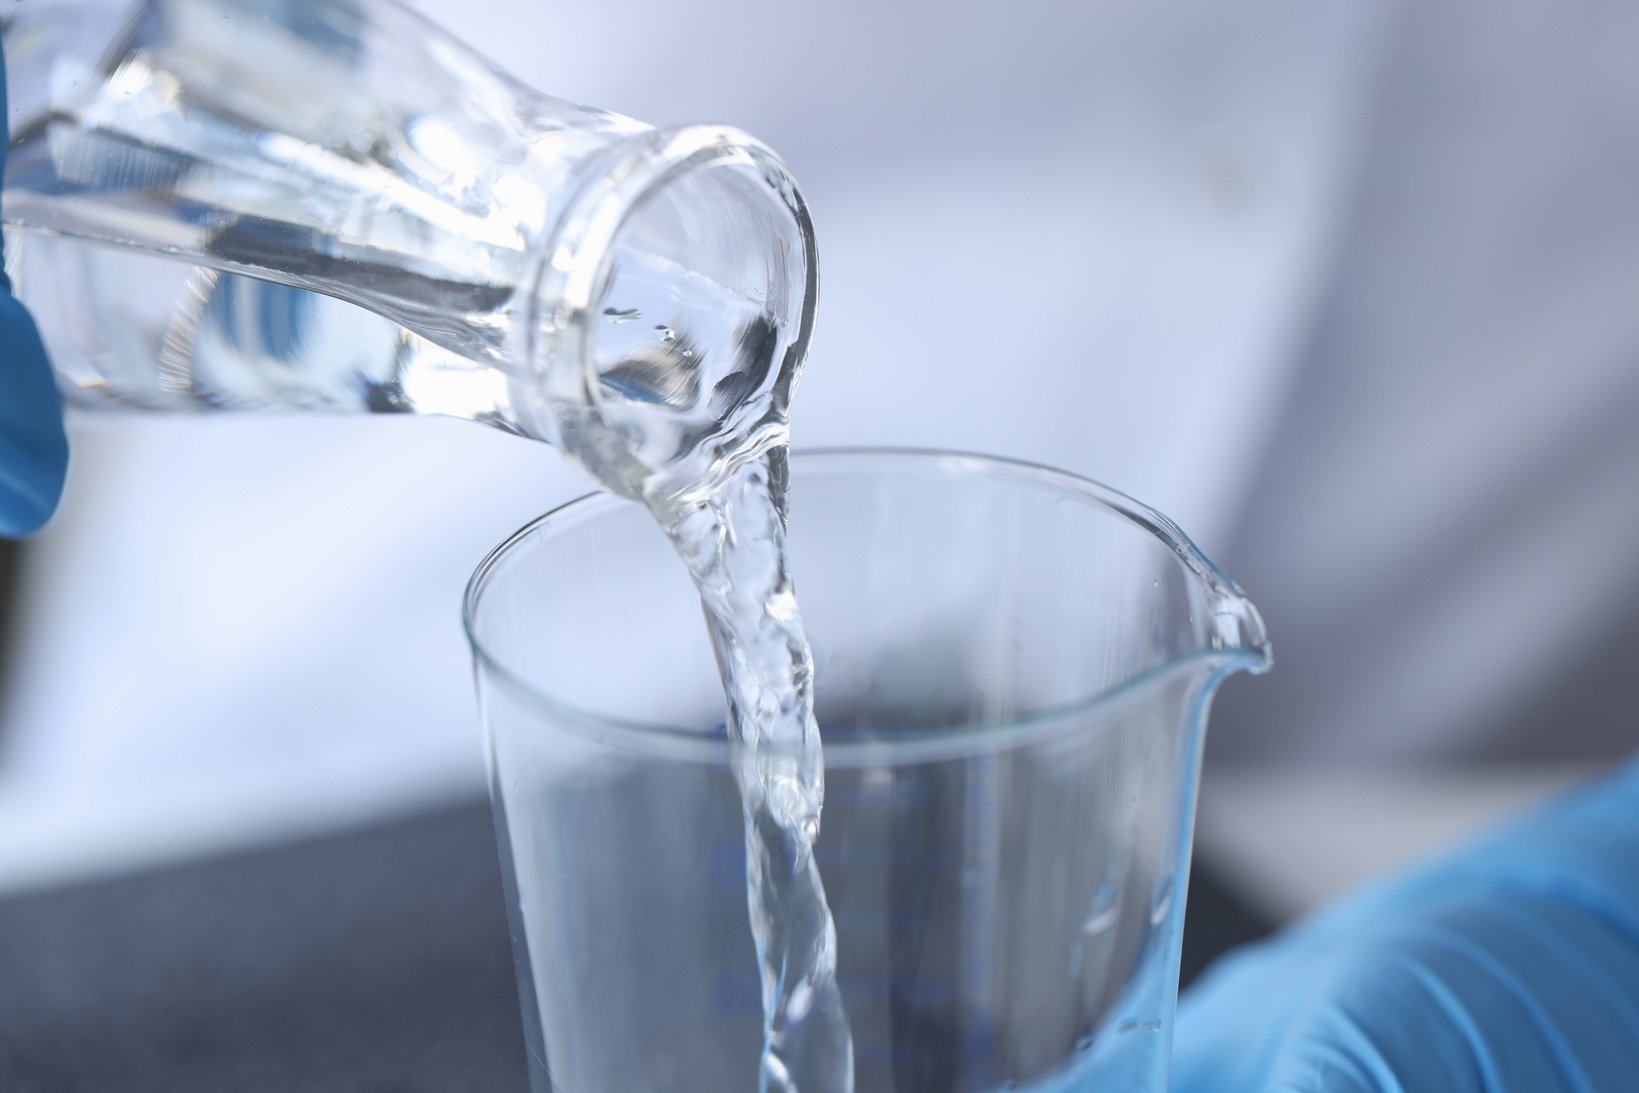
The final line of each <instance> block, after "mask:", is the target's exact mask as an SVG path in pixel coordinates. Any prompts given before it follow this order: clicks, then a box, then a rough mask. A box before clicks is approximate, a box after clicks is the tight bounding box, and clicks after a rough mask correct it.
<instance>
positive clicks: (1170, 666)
mask: <svg viewBox="0 0 1639 1093" xmlns="http://www.w3.org/2000/svg"><path fill="white" fill-rule="evenodd" d="M792 462H793V466H794V468H798V467H811V466H815V465H819V464H829V465H832V466H837V465H841V464H846V463H848V462H860V463H865V464H868V465H871V466H880V465H882V464H883V463H893V464H896V465H899V466H910V465H915V464H921V465H925V466H932V465H942V467H943V469H946V470H958V469H962V468H964V467H965V468H966V469H968V470H970V471H982V472H984V473H986V474H988V475H992V476H994V475H998V474H1001V475H1007V474H1012V475H1017V476H1020V477H1021V479H1024V480H1028V481H1029V482H1030V483H1031V484H1032V485H1036V486H1042V485H1047V486H1051V487H1054V488H1057V489H1060V490H1062V491H1064V492H1065V493H1066V494H1067V495H1069V496H1074V497H1079V498H1080V499H1082V500H1083V501H1087V502H1091V503H1092V504H1094V505H1097V506H1098V507H1100V508H1103V509H1104V510H1106V511H1108V512H1110V513H1112V514H1113V515H1115V516H1118V517H1120V518H1122V519H1125V520H1127V521H1128V522H1129V523H1132V524H1133V525H1135V526H1137V527H1138V528H1139V529H1141V530H1143V531H1144V532H1146V533H1148V534H1149V535H1151V536H1152V537H1153V538H1155V539H1157V540H1159V541H1160V542H1162V543H1163V544H1165V545H1166V546H1167V547H1168V548H1169V549H1171V551H1172V552H1173V554H1174V555H1175V556H1176V557H1177V558H1178V560H1179V561H1180V562H1181V563H1182V564H1183V565H1184V566H1185V567H1186V568H1187V569H1188V570H1189V571H1190V572H1191V573H1192V574H1193V575H1194V576H1195V577H1196V578H1197V579H1199V580H1200V581H1201V582H1202V584H1203V585H1204V586H1205V587H1206V588H1207V590H1208V592H1209V594H1210V595H1211V598H1212V601H1213V602H1214V604H1216V605H1219V607H1218V609H1217V610H1215V611H1214V616H1215V619H1216V620H1217V621H1218V623H1219V630H1218V632H1217V633H1215V634H1214V635H1213V638H1212V640H1211V642H1210V643H1209V644H1208V645H1207V646H1205V647H1202V648H1198V649H1192V650H1189V651H1187V652H1183V653H1179V654H1176V655H1174V656H1172V657H1171V658H1169V659H1168V660H1166V661H1164V662H1162V663H1161V664H1158V665H1156V666H1154V667H1152V668H1150V669H1147V670H1146V671H1143V672H1140V673H1138V674H1136V675H1134V676H1133V677H1131V678H1129V679H1127V680H1124V681H1123V682H1122V683H1120V684H1118V685H1116V686H1114V687H1111V688H1106V689H1104V690H1101V691H1098V692H1096V693H1094V694H1092V695H1089V696H1087V697H1085V698H1081V699H1077V700H1075V701H1073V702H1068V703H1064V704H1062V705H1058V706H1053V707H1050V708H1045V709H1041V710H1032V711H1030V712H1028V713H1025V714H1020V715H1018V716H1015V717H1010V718H1006V719H1003V720H998V721H996V722H995V723H994V724H992V723H973V722H968V723H964V724H962V725H960V726H950V727H947V728H936V729H918V730H917V731H916V732H915V733H913V734H912V733H907V734H906V735H903V736H888V737H883V738H877V739H870V740H853V739H843V740H837V741H834V742H833V741H827V742H826V745H825V762H826V766H828V767H831V766H835V767H852V766H859V765H865V764H872V763H881V762H883V761H884V759H886V760H887V761H888V762H889V763H903V762H929V761H936V760H939V759H945V758H956V757H960V756H964V755H968V754H971V753H973V752H974V751H981V750H984V751H991V750H997V749H999V748H1012V747H1015V746H1020V745H1023V744H1026V743H1028V742H1029V741H1031V740H1036V739H1039V738H1041V737H1043V736H1051V735H1053V734H1054V733H1055V732H1057V731H1061V730H1063V729H1064V728H1066V727H1068V726H1070V725H1072V724H1074V723H1085V722H1086V721H1087V720H1088V719H1090V718H1093V719H1096V718H1098V717H1099V716H1101V715H1102V714H1105V713H1107V712H1111V711H1114V710H1115V709H1118V708H1119V707H1121V706H1124V705H1125V704H1127V703H1128V702H1131V701H1132V700H1133V699H1134V698H1135V697H1137V696H1140V695H1143V694H1147V693H1149V692H1150V691H1151V690H1152V689H1153V688H1155V687H1157V686H1159V685H1161V684H1163V683H1165V682H1166V681H1168V680H1170V679H1173V678H1175V677H1177V676H1180V675H1188V674H1191V673H1195V672H1198V671H1202V672H1205V673H1207V674H1208V675H1209V677H1210V678H1211V679H1212V680H1213V681H1216V680H1219V679H1222V678H1223V677H1225V676H1227V675H1230V674H1233V673H1234V672H1238V671H1247V672H1251V673H1253V674H1255V675H1256V674H1262V673H1263V672H1266V671H1268V670H1269V668H1270V666H1271V664H1272V663H1273V657H1272V653H1271V650H1270V646H1269V640H1268V636H1267V634H1266V633H1265V630H1264V625H1263V620H1262V618H1261V616H1260V615H1259V614H1258V611H1257V608H1256V607H1254V606H1253V605H1252V602H1251V601H1250V600H1248V599H1247V598H1246V595H1245V594H1244V593H1243V592H1242V591H1241V589H1240V587H1239V586H1238V585H1236V584H1235V582H1234V581H1232V580H1230V579H1229V577H1227V576H1226V575H1225V574H1224V573H1223V571H1222V570H1220V569H1219V568H1218V567H1217V566H1216V565H1215V564H1214V563H1213V562H1212V561H1211V560H1210V559H1209V558H1207V556H1206V555H1205V554H1204V553H1202V551H1201V549H1200V548H1199V547H1197V546H1196V545H1195V543H1194V542H1193V541H1192V540H1191V539H1190V538H1189V536H1188V535H1186V534H1185V533H1184V531H1183V530H1182V529H1181V528H1180V527H1179V526H1178V525H1177V524H1176V523H1174V522H1173V521H1172V520H1171V519H1170V518H1169V517H1167V516H1165V515H1163V514H1162V513H1160V512H1158V511H1157V510H1155V509H1154V508H1151V507H1150V506H1149V505H1146V504H1144V503H1143V502H1142V501H1139V500H1138V499H1137V498H1135V497H1132V496H1131V495H1130V494H1126V493H1123V492H1122V491H1120V490H1118V489H1115V488H1114V487H1111V486H1107V485H1105V484H1104V483H1102V482H1098V481H1095V480H1093V479H1091V478H1086V477H1083V476H1081V475H1077V474H1072V473H1070V472H1069V471H1064V470H1060V469H1058V468H1055V467H1051V466H1048V465H1046V464H1043V463H1036V462H1032V461H1030V460H1025V459H1015V458H1010V457H1006V456H994V455H983V454H979V453H974V452H964V451H956V450H948V449H937V448H909V447H871V446H865V447H856V446H849V447H820V448H804V449H798V450H797V451H796V452H794V453H793V455H792ZM634 503H635V502H632V501H629V500H627V499H625V498H623V497H621V496H619V495H618V494H614V493H611V492H607V491H603V490H594V491H592V492H590V493H586V494H583V495H581V496H579V497H576V498H574V499H573V500H571V501H566V502H564V503H563V504H561V505H558V506H556V507H554V508H552V509H550V510H548V511H547V512H545V513H543V514H542V515H540V516H537V517H535V518H534V519H532V520H530V521H529V522H528V523H526V524H524V525H523V526H522V527H520V528H519V529H518V530H517V531H515V532H513V533H512V534H511V535H508V536H507V537H506V538H505V539H504V540H502V541H501V542H500V543H499V544H498V545H497V546H495V547H494V548H493V549H492V550H490V552H489V553H488V554H486V555H485V556H484V558H483V560H482V561H481V562H479V563H478V566H477V568H476V569H474V570H473V573H472V577H471V578H470V579H469V580H468V581H467V587H466V591H465V593H464V594H463V596H462V601H461V622H462V627H463V629H464V630H465V632H466V636H467V642H468V645H469V646H470V647H471V649H472V655H473V659H474V661H475V663H476V664H477V666H478V668H479V670H480V671H481V672H483V673H488V675H489V676H490V677H491V678H493V679H495V680H497V681H499V682H501V683H503V684H504V685H506V686H507V687H508V689H510V690H512V691H513V692H515V693H516V694H518V695H520V696H522V697H523V698H524V699H525V700H526V701H527V702H528V703H529V704H530V705H532V706H535V707H537V708H538V709H540V710H542V711H543V712H545V713H547V714H549V715H550V716H551V718H552V720H553V721H554V723H560V724H563V725H565V726H574V727H576V728H579V729H581V730H582V731H586V732H591V733H594V734H596V735H597V736H598V737H599V738H604V739H611V740H615V739H618V740H621V741H622V742H627V743H630V744H633V745H636V746H640V747H642V748H644V749H646V750H649V751H656V750H658V751H661V752H665V753H668V754H670V755H673V756H675V757H677V758H693V759H698V760H704V761H708V762H723V761H726V759H727V756H728V755H729V751H730V748H731V744H730V742H729V741H728V740H727V738H725V737H723V736H712V735H706V734H704V733H702V732H701V731H700V729H699V726H697V725H696V726H692V727H690V726H680V725H671V724H665V723H660V722H653V721H638V720H634V719H630V718H621V717H615V716H611V715H609V714H604V713H598V712H595V711H593V710H588V709H586V708H584V707H583V706H580V705H577V704H575V703H572V702H568V701H565V700H564V699H562V698H559V697H557V696H556V695H554V694H552V693H550V692H549V691H548V690H546V689H544V688H541V687H539V686H537V685H535V684H533V683H530V682H529V681H528V680H526V679H524V678H523V677H522V676H521V675H519V674H518V673H517V672H515V671H513V670H512V669H511V668H510V667H508V665H507V664H506V662H505V661H504V660H503V659H502V658H501V657H499V656H496V655H495V654H494V653H493V652H492V651H491V650H490V649H489V648H488V647H487V646H486V645H485V643H484V641H483V639H482V638H480V637H479V636H478V632H477V615H478V611H479V606H480V601H481V600H482V598H483V594H484V589H485V587H486V585H487V584H488V582H489V579H490V577H491V576H492V575H493V574H494V572H495V571H496V570H497V568H498V567H499V566H500V565H501V564H502V563H503V562H504V561H505V560H506V559H507V557H508V555H509V554H511V553H512V551H513V550H514V549H515V548H517V547H518V546H519V545H521V544H522V543H523V542H524V541H526V540H527V539H529V538H530V537H531V536H533V535H534V534H535V533H537V532H539V531H541V530H542V529H544V528H548V527H549V526H550V525H553V524H556V523H561V522H564V521H566V520H569V519H585V518H588V517H592V516H595V515H596V514H597V511H599V510H601V509H603V508H611V509H613V508H615V507H618V506H621V505H628V504H634ZM679 572H680V573H681V567H680V568H679Z"/></svg>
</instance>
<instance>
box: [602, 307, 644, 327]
mask: <svg viewBox="0 0 1639 1093" xmlns="http://www.w3.org/2000/svg"><path fill="white" fill-rule="evenodd" d="M603 314H604V315H605V316H607V317H608V318H610V319H613V320H614V321H615V323H616V325H619V324H620V323H629V322H631V321H632V320H633V319H635V318H637V317H638V315H639V314H640V313H639V311H638V310H637V308H635V307H626V308H620V307H606V308H604V309H603Z"/></svg>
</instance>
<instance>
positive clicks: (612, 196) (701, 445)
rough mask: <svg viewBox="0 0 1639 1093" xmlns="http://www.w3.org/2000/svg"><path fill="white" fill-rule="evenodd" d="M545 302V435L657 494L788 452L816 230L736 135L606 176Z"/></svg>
mask: <svg viewBox="0 0 1639 1093" xmlns="http://www.w3.org/2000/svg"><path fill="white" fill-rule="evenodd" d="M594 167H595V170H594V171H593V172H592V173H591V177H590V178H589V179H588V181H587V182H586V184H585V185H584V186H583V187H582V189H581V191H580V193H579V194H578V196H577V198H576V200H575V201H574V202H573V203H572V205H571V206H570V208H569V209H568V211H567V212H566V214H565V216H564V218H563V220H562V221H561V223H560V225H559V227H558V229H557V231H556V232H555V234H554V235H553V237H552V238H551V240H550V242H549V244H548V248H547V253H546V254H545V255H544V256H543V259H542V262H541V265H540V273H539V276H538V279H537V283H536V285H535V288H534V293H533V300H534V304H535V307H536V308H537V312H536V314H535V315H534V316H533V317H532V319H531V321H530V322H529V323H528V324H527V329H528V337H529V338H530V343H529V344H528V345H526V347H525V359H526V360H527V362H528V370H529V375H528V382H527V384H526V386H527V387H528V390H527V391H524V392H521V394H522V396H523V397H521V398H520V400H519V403H520V406H521V407H523V408H524V411H525V413H526V415H527V416H528V418H529V419H530V420H529V421H528V424H529V425H530V426H531V427H532V428H533V429H535V430H537V431H538V432H540V433H541V434H542V435H543V436H545V437H546V438H547V439H550V440H552V441H553V442H554V443H556V444H557V446H558V447H559V448H560V450H561V451H562V452H563V454H564V455H565V456H567V457H568V458H569V459H570V460H571V461H573V462H574V463H576V464H578V465H579V466H580V467H581V469H582V470H583V471H585V472H586V473H587V474H588V475H590V476H591V477H592V478H593V480H595V481H596V482H598V483H599V484H601V485H603V486H604V487H605V488H607V489H610V490H612V491H614V492H616V493H620V494H623V495H625V496H629V497H639V496H643V495H644V494H646V493H648V492H650V491H651V490H652V489H654V488H655V485H654V484H655V483H656V482H657V481H658V480H660V479H664V478H672V479H680V478H681V477H684V476H686V475H688V474H691V473H692V474H694V475H696V476H698V475H699V474H700V473H702V472H701V468H700V467H698V466H687V467H685V466H683V464H685V463H688V464H693V463H699V462H704V463H706V464H708V465H709V463H710V462H711V461H712V460H715V459H719V458H721V457H722V456H723V455H724V454H725V452H726V451H727V450H728V449H729V448H730V447H739V448H743V447H745V446H747V445H748V444H751V443H755V438H756V437H757V436H758V435H759V434H762V433H777V434H778V438H779V439H783V436H784V432H783V430H784V427H785V420H786V417H785V415H786V408H787V405H788V402H789V398H790V392H791V388H792V386H793V385H794V384H795V382H796V379H797V376H798V373H799V371H800V369H801V366H802V362H803V359H804V357H805V355H806V353H807V349H808V341H809V337H810V336H811V334H812V331H813V323H814V305H815V296H816V292H817V285H818V271H817V267H816V263H815V251H814V232H813V225H812V222H811V221H810V219H809V216H808V210H807V206H806V205H805V204H804V202H803V200H802V197H801V195H800V194H799V192H798V190H797V187H796V183H795V181H794V180H793V179H792V177H791V175H790V173H789V172H788V171H787V170H786V168H785V166H784V164H783V163H781V162H780V160H779V159H778V157H776V156H775V155H774V153H773V152H772V151H770V150H769V149H768V148H766V147H765V146H763V145H762V144H760V143H759V142H757V141H756V140H755V139H754V138H752V137H750V136H747V135H746V134H744V133H742V132H740V131H738V130H735V129H730V128H725V127H721V126H688V127H684V128H678V129H670V130H654V131H650V132H645V133H641V134H638V135H635V136H633V137H630V138H627V139H626V140H624V141H622V142H621V143H620V144H619V145H617V146H616V147H615V148H614V149H613V150H612V151H611V153H610V158H609V159H606V160H603V161H601V162H600V163H598V164H596V165H594Z"/></svg>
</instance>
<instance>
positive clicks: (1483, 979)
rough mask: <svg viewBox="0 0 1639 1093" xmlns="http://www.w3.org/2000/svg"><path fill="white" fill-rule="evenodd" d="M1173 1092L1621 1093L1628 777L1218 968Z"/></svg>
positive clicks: (1635, 1003)
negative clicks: (1584, 1092) (1567, 1092)
mask: <svg viewBox="0 0 1639 1093" xmlns="http://www.w3.org/2000/svg"><path fill="white" fill-rule="evenodd" d="M1176 1045H1177V1046H1176V1054H1175V1061H1174V1067H1173V1082H1172V1090H1173V1093H1251V1091H1257V1093H1367V1091H1391V1090H1392V1091H1404V1093H1470V1091H1473V1093H1479V1091H1485V1093H1560V1091H1571V1090H1575V1091H1579V1093H1582V1091H1586V1093H1605V1091H1611V1093H1622V1091H1628V1090H1635V1089H1639V762H1630V763H1629V764H1628V765H1627V766H1626V767H1625V768H1623V769H1622V770H1620V771H1618V772H1617V773H1616V774H1615V775H1613V776H1611V777H1608V778H1606V779H1604V780H1602V781H1601V782H1599V783H1597V784H1595V785H1593V786H1591V787H1589V788H1587V789H1584V790H1582V791H1580V792H1579V793H1577V794H1575V795H1573V796H1571V797H1569V798H1567V799H1565V800H1563V801H1560V802H1557V803H1555V804H1553V805H1550V806H1549V807H1547V808H1546V809H1543V810H1541V811H1539V812H1538V813H1536V814H1535V815H1532V816H1530V817H1528V818H1526V819H1525V820H1524V821H1522V822H1517V823H1515V824H1512V825H1510V826H1509V827H1507V828H1505V829H1503V830H1502V831H1500V832H1498V833H1496V834H1494V835H1492V836H1490V837H1488V838H1486V839H1484V840H1482V841H1481V842H1479V843H1478V844H1476V845H1474V846H1472V847H1470V848H1468V849H1466V850H1464V851H1461V852H1459V853H1457V854H1454V855H1452V856H1450V857H1448V858H1446V859H1444V860H1442V861H1439V862H1436V863H1434V864H1433V865H1430V866H1425V867H1423V868H1421V869H1418V870H1415V871H1413V872H1412V873H1410V874H1407V875H1405V876H1402V877H1400V878H1397V879H1395V880H1392V881H1390V882H1388V883H1386V884H1382V885H1379V886H1377V887H1374V888H1372V889H1369V890H1367V891H1365V892H1363V893H1361V894H1359V895H1357V896H1355V897H1353V898H1350V899H1348V900H1346V901H1345V902H1343V903H1342V904H1340V905H1338V906H1337V907H1335V908H1333V909H1331V910H1329V911H1326V912H1323V913H1322V914H1320V915H1318V916H1317V917H1315V918H1313V919H1311V920H1308V921H1306V922H1304V923H1300V924H1299V925H1297V926H1296V927H1294V928H1292V929H1291V930H1289V931H1287V932H1286V933H1284V934H1282V935H1280V936H1279V937H1277V938H1275V939H1274V940H1272V941H1270V942H1267V943H1264V944H1261V945H1257V946H1254V947H1251V948H1249V949H1247V950H1245V951H1243V952H1241V953H1238V954H1234V955H1231V956H1230V957H1228V958H1227V959H1225V960H1224V961H1223V962H1221V963H1220V964H1219V965H1217V966H1216V967H1215V968H1214V969H1212V970H1210V971H1209V972H1208V974H1207V976H1206V978H1205V979H1204V980H1203V981H1202V982H1201V983H1200V985H1199V986H1198V987H1196V988H1195V989H1194V990H1192V991H1191V992H1190V993H1189V994H1188V995H1187V996H1186V997H1185V999H1184V1001H1183V1003H1182V1004H1181V1006H1180V1009H1179V1015H1178V1024H1177V1035H1176Z"/></svg>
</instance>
